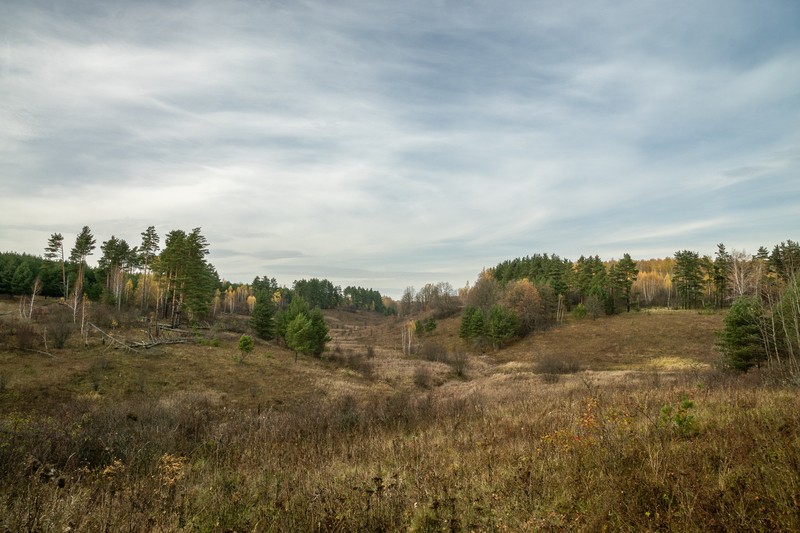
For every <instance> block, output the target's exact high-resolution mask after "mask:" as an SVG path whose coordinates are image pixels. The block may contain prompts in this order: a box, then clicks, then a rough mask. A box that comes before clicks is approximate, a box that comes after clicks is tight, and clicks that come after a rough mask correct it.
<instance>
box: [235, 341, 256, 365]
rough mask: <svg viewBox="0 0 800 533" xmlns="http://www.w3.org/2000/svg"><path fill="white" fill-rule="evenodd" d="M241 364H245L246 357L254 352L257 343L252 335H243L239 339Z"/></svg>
mask: <svg viewBox="0 0 800 533" xmlns="http://www.w3.org/2000/svg"><path fill="white" fill-rule="evenodd" d="M238 348H239V362H240V363H244V359H245V357H247V355H248V354H249V353H250V352H252V351H253V348H255V343H254V342H253V337H251V336H250V335H242V336H241V337H240V338H239V346H238Z"/></svg>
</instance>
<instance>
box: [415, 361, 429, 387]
mask: <svg viewBox="0 0 800 533" xmlns="http://www.w3.org/2000/svg"><path fill="white" fill-rule="evenodd" d="M432 381H433V376H432V375H431V371H430V369H429V368H428V367H427V366H426V365H424V364H418V365H417V366H415V367H414V385H416V386H417V387H419V388H421V389H429V388H430V387H431V383H432Z"/></svg>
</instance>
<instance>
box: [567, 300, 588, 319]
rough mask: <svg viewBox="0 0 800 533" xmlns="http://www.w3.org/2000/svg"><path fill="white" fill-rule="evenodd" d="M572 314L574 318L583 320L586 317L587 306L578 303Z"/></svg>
mask: <svg viewBox="0 0 800 533" xmlns="http://www.w3.org/2000/svg"><path fill="white" fill-rule="evenodd" d="M571 314H572V318H575V319H578V320H583V319H584V318H586V306H585V305H583V304H578V305H576V306H575V308H574V309H573V310H572V313H571Z"/></svg>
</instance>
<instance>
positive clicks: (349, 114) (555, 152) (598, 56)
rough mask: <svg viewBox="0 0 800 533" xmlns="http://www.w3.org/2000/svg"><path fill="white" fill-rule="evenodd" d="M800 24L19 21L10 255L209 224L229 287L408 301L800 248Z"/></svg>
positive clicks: (262, 12)
mask: <svg viewBox="0 0 800 533" xmlns="http://www.w3.org/2000/svg"><path fill="white" fill-rule="evenodd" d="M799 10H800V8H798V6H796V5H795V4H794V3H792V2H784V3H775V4H774V5H772V6H771V7H770V8H769V9H766V8H762V7H759V6H754V5H751V4H750V3H749V2H744V1H742V2H738V1H737V2H732V3H731V2H716V1H704V2H699V3H693V4H691V5H689V4H675V3H671V2H656V3H641V2H622V3H620V2H598V3H593V4H591V5H586V4H585V3H582V2H581V3H577V2H562V3H559V4H557V5H554V4H552V3H540V2H533V3H529V2H514V1H508V2H505V1H504V2H493V3H484V2H477V1H476V2H459V3H457V4H453V3H450V2H434V3H430V2H408V3H404V4H402V5H401V4H397V3H393V2H383V1H381V2H371V3H368V4H364V3H363V2H338V3H335V4H331V3H327V2H317V1H310V0H309V1H305V2H291V3H278V2H272V3H270V2H250V1H238V2H231V3H226V4H224V5H223V4H219V3H216V2H209V1H194V2H173V3H163V2H137V3H135V4H131V3H122V2H102V3H101V2H86V3H82V4H69V5H68V4H56V5H51V4H49V3H44V2H22V1H19V2H9V3H7V5H6V6H4V11H6V12H7V13H8V16H7V17H3V20H2V21H0V34H2V35H4V39H3V41H2V42H0V47H1V49H2V53H0V93H1V94H3V95H4V98H3V102H2V103H0V195H2V196H0V198H1V199H0V207H2V209H0V236H2V240H3V241H4V244H5V245H6V246H8V247H9V248H12V249H17V250H20V251H27V252H32V253H39V252H40V249H41V248H42V246H43V243H44V242H45V241H46V238H47V235H49V233H51V232H53V231H61V232H62V233H65V235H66V234H68V233H69V232H70V231H76V230H77V229H79V228H80V227H81V226H83V225H84V224H88V225H90V226H91V227H92V228H93V229H94V230H95V233H96V234H98V236H101V235H102V236H103V237H101V238H103V239H104V238H107V237H108V236H110V235H111V233H114V234H115V235H117V236H120V235H122V236H124V238H126V239H129V241H130V242H132V243H136V242H138V239H139V233H140V232H141V231H143V230H144V229H145V228H146V227H147V226H149V225H156V226H157V228H158V229H159V231H161V232H162V233H165V232H167V231H169V230H171V229H176V228H183V229H190V228H193V227H198V226H200V227H202V228H203V230H204V233H205V234H206V235H207V236H208V237H209V239H210V242H211V248H212V257H213V259H214V261H215V265H216V266H217V268H218V270H219V271H220V273H221V274H222V275H224V276H225V277H227V278H228V279H242V280H249V279H252V277H254V276H255V275H265V274H268V275H269V274H270V273H269V272H267V271H268V270H270V269H274V270H273V271H274V272H276V273H277V272H279V271H280V272H281V275H286V276H287V277H293V276H296V278H299V277H302V276H303V275H310V274H309V273H311V272H313V273H314V275H316V276H317V277H326V273H325V269H328V270H327V272H330V274H328V276H333V275H334V274H336V275H341V276H342V277H341V279H342V280H343V281H347V280H348V279H351V278H348V276H351V277H352V279H354V280H355V279H360V280H361V281H363V282H364V283H363V284H366V282H367V281H369V280H374V281H375V282H380V283H383V286H386V287H394V288H398V287H399V288H400V289H399V290H400V291H402V287H404V286H405V285H406V284H417V285H419V284H422V283H423V278H424V277H425V276H431V277H433V276H442V277H445V278H446V279H428V280H427V281H428V282H435V281H450V282H451V283H453V285H455V286H459V285H463V283H464V281H466V279H471V278H474V276H476V275H477V273H478V272H479V271H480V269H481V268H483V267H486V266H491V265H493V264H495V263H497V262H499V261H502V260H504V259H507V258H510V257H516V256H520V255H525V254H530V253H535V252H555V253H559V254H561V255H567V256H572V257H577V255H580V254H594V253H609V254H614V255H615V256H619V255H621V253H622V252H624V251H631V253H633V250H634V249H637V250H640V251H642V253H645V252H647V253H652V254H655V255H670V254H671V253H672V252H674V250H675V249H679V248H686V247H694V246H697V247H701V248H703V249H710V248H713V247H714V246H715V245H716V242H719V241H720V240H726V241H728V242H730V245H729V246H730V247H737V246H739V247H749V248H752V247H753V244H754V243H755V241H756V240H758V242H765V241H766V242H767V244H768V243H770V242H773V241H774V242H777V241H780V240H783V239H785V238H792V235H791V234H792V232H797V231H798V230H799V229H800V226H798V223H797V217H796V216H793V215H792V209H793V208H795V207H798V204H799V203H800V200H799V198H800V194H799V192H798V190H797V186H796V185H794V184H795V182H796V179H795V177H796V175H797V172H798V170H800V157H798V154H799V153H800V133H798V130H797V127H796V125H797V123H799V122H800V105H798V104H800V101H798V99H799V98H800V97H799V96H798V94H797V91H796V87H797V86H798V84H800V74H799V73H800V53H799V52H798V50H800V47H798V44H799V43H798V41H800V30H798V28H797V27H796V24H794V21H796V20H798V18H800V11H799ZM779 214H780V216H779ZM28 222H30V224H29V223H28ZM748 224H749V226H748ZM752 227H757V228H758V234H756V233H755V230H753V229H748V228H752ZM22 228H24V229H22ZM740 238H741V239H743V240H745V242H742V243H737V242H736V241H737V239H740ZM794 238H797V237H796V236H795V237H794ZM706 240H707V241H708V242H706ZM323 267H324V268H323ZM279 269H280V270H279ZM291 269H296V270H297V273H296V274H292V270H291ZM359 272H360V273H359ZM304 273H305V274H304ZM359 276H361V277H360V278H359ZM384 280H387V281H386V282H384ZM389 280H391V282H389ZM291 281H292V280H289V282H291ZM398 295H399V294H398Z"/></svg>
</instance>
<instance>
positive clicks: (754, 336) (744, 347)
mask: <svg viewBox="0 0 800 533" xmlns="http://www.w3.org/2000/svg"><path fill="white" fill-rule="evenodd" d="M763 315H764V308H763V306H762V305H761V300H759V299H757V298H751V297H748V296H744V297H741V298H738V299H737V300H736V301H735V302H734V303H733V305H732V306H731V308H730V309H729V310H728V313H727V314H726V315H725V328H724V329H723V330H722V332H721V333H720V338H719V343H718V344H717V346H718V347H719V349H720V351H722V354H723V362H724V363H725V365H726V366H728V367H730V368H734V369H736V370H742V371H747V370H748V369H749V368H751V367H752V366H754V365H757V364H758V363H760V362H762V361H764V360H765V359H766V358H767V353H766V350H765V348H764V346H765V344H764V339H763V338H762V336H761V331H762V328H761V320H762V319H763Z"/></svg>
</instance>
